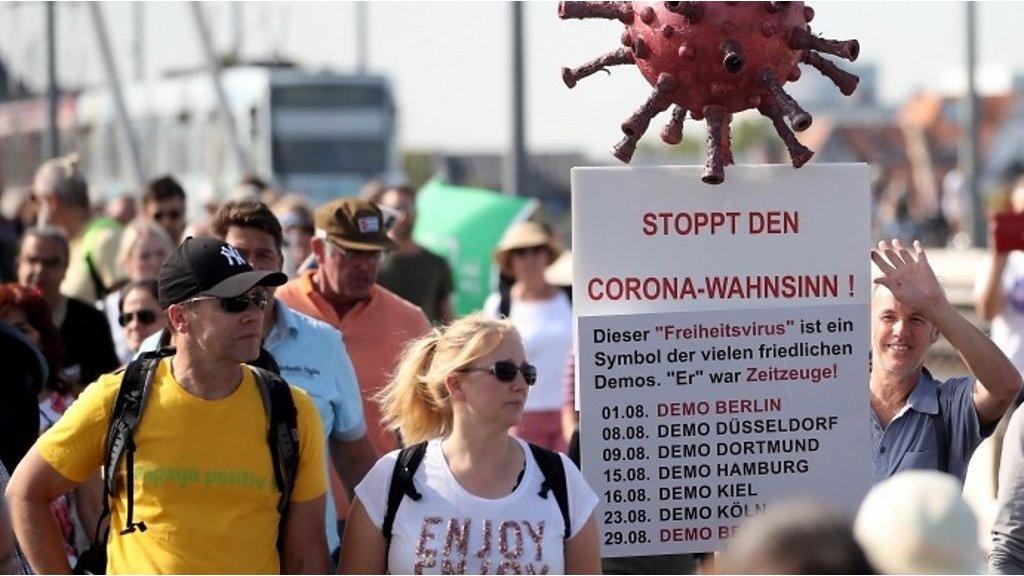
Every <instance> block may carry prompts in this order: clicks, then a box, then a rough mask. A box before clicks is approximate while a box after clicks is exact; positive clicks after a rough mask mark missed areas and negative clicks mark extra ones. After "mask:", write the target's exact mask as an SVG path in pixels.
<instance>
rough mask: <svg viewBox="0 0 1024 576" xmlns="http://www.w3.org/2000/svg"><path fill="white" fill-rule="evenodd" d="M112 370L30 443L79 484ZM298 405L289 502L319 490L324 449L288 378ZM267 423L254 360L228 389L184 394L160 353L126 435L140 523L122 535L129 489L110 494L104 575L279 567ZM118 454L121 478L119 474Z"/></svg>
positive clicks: (108, 408)
mask: <svg viewBox="0 0 1024 576" xmlns="http://www.w3.org/2000/svg"><path fill="white" fill-rule="evenodd" d="M120 383H121V374H107V375H104V376H102V377H101V378H100V379H99V381H97V382H96V383H95V384H93V385H91V386H89V387H88V388H87V389H86V390H85V392H83V393H82V395H81V396H79V398H78V400H77V401H76V402H75V403H74V404H73V405H72V406H71V407H70V408H69V409H68V411H67V412H66V413H65V414H64V417H63V418H61V419H60V420H59V421H58V422H57V423H56V424H55V425H54V426H53V427H52V428H50V429H49V430H48V431H47V432H46V433H45V434H43V435H42V436H41V437H40V438H39V441H38V442H37V443H36V449H37V450H38V452H39V454H40V456H42V458H43V459H44V460H45V461H46V462H47V463H49V464H50V466H52V467H53V468H54V469H55V470H56V471H57V472H58V473H60V474H61V475H62V476H64V477H66V478H68V479H69V480H71V481H73V482H83V481H85V479H86V478H88V476H89V475H90V474H91V473H92V472H93V471H95V470H97V469H98V468H100V466H101V464H102V463H103V458H104V455H105V450H104V444H105V440H106V435H107V428H108V426H109V423H110V417H111V412H112V410H113V404H114V399H115V397H116V395H117V390H118V388H119V387H120ZM291 390H292V398H293V399H294V402H295V407H296V410H297V412H298V429H299V467H298V472H297V474H296V477H295V487H294V489H293V491H292V496H291V499H292V501H293V502H308V501H311V500H314V499H315V498H318V497H320V496H322V495H323V494H324V492H325V491H326V489H327V481H326V474H325V472H324V447H323V435H322V433H321V426H320V419H319V416H317V413H316V407H315V406H314V405H313V402H312V401H311V400H310V399H309V396H307V395H306V393H305V392H302V391H301V390H299V389H297V388H295V387H292V389H291ZM268 426H269V423H268V422H267V416H266V412H265V407H264V405H263V399H262V398H261V394H260V391H259V389H258V386H257V384H256V381H255V377H254V376H253V373H252V371H251V369H249V368H248V367H245V368H243V370H242V381H241V383H240V384H239V385H238V387H237V388H236V389H235V390H234V391H233V392H232V393H231V394H229V395H228V396H226V397H224V398H220V399H217V400H203V399H201V398H198V397H196V396H193V395H192V394H189V393H188V392H187V391H185V390H184V389H183V388H182V387H181V385H180V384H178V382H177V381H176V380H175V378H174V376H173V374H172V373H171V370H170V359H164V360H163V361H161V362H160V364H159V366H158V367H157V369H156V373H155V375H154V377H153V384H152V389H151V390H150V392H149V396H148V398H147V400H146V404H145V408H144V409H143V413H142V419H141V421H140V423H139V425H138V428H137V429H136V431H135V434H134V440H135V444H136V446H137V447H138V448H137V451H136V452H135V455H134V462H135V466H134V487H135V488H134V492H135V494H134V499H133V502H134V512H133V521H135V522H145V524H146V530H145V531H138V530H137V531H135V532H132V533H130V534H125V535H122V534H121V529H122V528H124V526H125V519H126V513H127V508H126V507H127V498H126V493H127V491H126V490H123V489H122V490H119V491H118V493H117V495H116V496H115V497H114V498H113V499H112V502H111V516H110V526H111V530H110V540H109V542H108V544H107V557H108V561H107V570H108V572H107V573H108V574H119V573H174V574H192V573H205V574H225V573H246V574H279V573H280V570H281V566H280V559H279V556H278V551H277V537H278V524H279V520H280V514H279V513H278V511H277V504H278V500H279V498H280V493H279V492H278V489H277V485H276V482H275V480H274V469H273V464H272V462H271V455H270V449H269V447H268V445H267V429H268ZM126 466H127V462H125V463H123V464H122V466H121V469H120V470H118V483H119V485H121V486H124V483H125V482H126V474H125V467H126Z"/></svg>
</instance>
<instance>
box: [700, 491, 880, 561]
mask: <svg viewBox="0 0 1024 576" xmlns="http://www.w3.org/2000/svg"><path fill="white" fill-rule="evenodd" d="M716 569H717V572H718V573H720V574H876V573H877V572H876V571H875V569H874V568H873V567H872V565H871V563H870V562H869V561H868V558H867V556H866V555H865V554H864V550H863V549H861V547H860V545H859V544H858V543H857V541H856V539H854V536H853V529H852V526H851V525H850V522H849V520H847V519H846V518H845V517H843V516H842V515H841V514H840V513H839V512H837V511H835V510H833V509H832V508H831V507H830V506H828V505H826V504H824V503H819V502H815V501H809V500H808V501H803V500H800V501H789V502H778V503H776V504H772V505H771V506H770V507H769V508H768V511H767V512H765V513H764V514H763V515H761V516H755V517H753V518H750V519H749V520H748V521H747V522H745V523H744V524H743V525H742V526H741V527H740V529H739V534H738V535H737V536H736V538H735V539H733V540H731V541H730V544H729V547H728V548H727V549H726V550H725V551H724V552H723V553H722V555H721V557H720V558H719V560H718V562H717V566H716Z"/></svg>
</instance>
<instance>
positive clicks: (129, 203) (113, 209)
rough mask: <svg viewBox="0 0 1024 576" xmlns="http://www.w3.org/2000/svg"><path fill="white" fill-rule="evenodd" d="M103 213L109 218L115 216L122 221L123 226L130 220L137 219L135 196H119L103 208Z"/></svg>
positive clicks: (114, 217) (115, 218)
mask: <svg viewBox="0 0 1024 576" xmlns="http://www.w3.org/2000/svg"><path fill="white" fill-rule="evenodd" d="M103 213H104V214H106V216H107V217H108V218H113V219H114V220H117V221H118V222H120V223H121V225H122V226H127V225H128V223H129V222H131V221H132V220H135V217H136V216H137V215H138V209H137V208H136V206H135V197H134V196H131V195H130V194H125V195H123V196H118V197H117V198H114V199H113V200H111V201H110V202H109V203H107V205H106V206H105V207H104V209H103Z"/></svg>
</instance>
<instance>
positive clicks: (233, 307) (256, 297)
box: [183, 292, 270, 314]
mask: <svg viewBox="0 0 1024 576" xmlns="http://www.w3.org/2000/svg"><path fill="white" fill-rule="evenodd" d="M200 300H217V301H218V302H219V303H220V309H221V310H223V311H225V312H228V313H229V314H240V313H242V312H245V311H246V310H248V309H249V305H250V304H255V305H256V307H257V308H259V309H260V310H264V309H266V307H267V306H268V305H269V304H270V297H269V296H267V295H266V294H264V293H263V292H255V293H252V294H242V295H241V296H232V297H231V298H221V297H219V296H198V297H196V298H191V299H189V300H186V301H184V302H183V304H190V303H192V302H199V301H200Z"/></svg>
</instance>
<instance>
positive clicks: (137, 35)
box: [132, 2, 146, 81]
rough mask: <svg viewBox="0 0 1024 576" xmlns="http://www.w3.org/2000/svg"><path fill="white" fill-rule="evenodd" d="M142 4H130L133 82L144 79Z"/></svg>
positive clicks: (143, 14)
mask: <svg viewBox="0 0 1024 576" xmlns="http://www.w3.org/2000/svg"><path fill="white" fill-rule="evenodd" d="M144 9H145V6H144V3H143V2H132V53H133V58H132V64H134V67H135V70H134V72H135V73H134V74H133V76H134V77H135V80H137V81H142V80H144V79H145V78H146V53H145V50H146V44H145V37H146V15H145V12H144Z"/></svg>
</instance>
